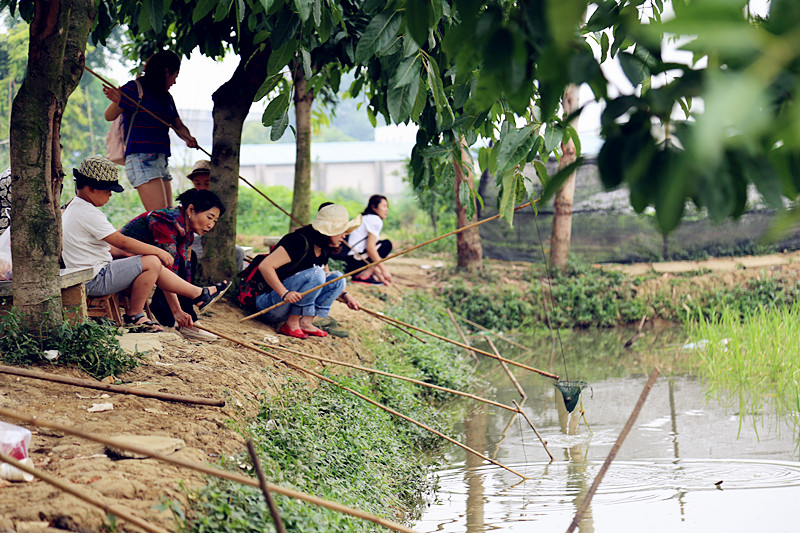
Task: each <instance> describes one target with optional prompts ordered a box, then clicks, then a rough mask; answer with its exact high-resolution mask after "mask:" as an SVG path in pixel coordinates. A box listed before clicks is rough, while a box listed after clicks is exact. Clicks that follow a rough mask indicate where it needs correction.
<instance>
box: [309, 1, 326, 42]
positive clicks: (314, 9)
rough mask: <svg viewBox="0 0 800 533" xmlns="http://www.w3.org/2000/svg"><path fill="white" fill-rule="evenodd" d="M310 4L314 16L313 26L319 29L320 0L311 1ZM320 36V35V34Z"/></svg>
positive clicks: (320, 21)
mask: <svg viewBox="0 0 800 533" xmlns="http://www.w3.org/2000/svg"><path fill="white" fill-rule="evenodd" d="M311 1H312V2H313V3H312V14H313V15H314V26H316V27H317V28H319V27H320V26H322V0H311ZM320 35H321V34H320ZM322 40H323V41H327V40H328V39H325V38H324V39H322Z"/></svg>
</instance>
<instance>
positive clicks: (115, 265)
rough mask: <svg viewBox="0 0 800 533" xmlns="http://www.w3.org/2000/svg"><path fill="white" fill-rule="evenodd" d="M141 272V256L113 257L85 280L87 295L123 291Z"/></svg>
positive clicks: (103, 294)
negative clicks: (93, 275)
mask: <svg viewBox="0 0 800 533" xmlns="http://www.w3.org/2000/svg"><path fill="white" fill-rule="evenodd" d="M141 273H142V256H141V255H134V256H133V257H125V258H123V259H114V260H113V261H111V262H110V263H109V264H107V265H106V266H104V267H103V268H102V270H100V272H98V273H97V275H96V276H95V277H93V278H92V279H91V280H89V281H87V282H86V294H87V295H88V296H106V295H108V294H116V293H118V292H119V291H124V290H125V289H127V288H128V287H130V286H131V285H133V280H135V279H136V278H138V277H139V275H140V274H141Z"/></svg>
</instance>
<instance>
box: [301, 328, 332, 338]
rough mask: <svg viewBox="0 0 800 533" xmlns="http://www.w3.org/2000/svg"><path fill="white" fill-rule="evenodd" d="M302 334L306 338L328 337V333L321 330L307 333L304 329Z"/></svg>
mask: <svg viewBox="0 0 800 533" xmlns="http://www.w3.org/2000/svg"><path fill="white" fill-rule="evenodd" d="M303 333H305V334H306V337H327V336H328V332H327V331H324V330H321V329H315V330H314V331H309V330H307V329H304V330H303Z"/></svg>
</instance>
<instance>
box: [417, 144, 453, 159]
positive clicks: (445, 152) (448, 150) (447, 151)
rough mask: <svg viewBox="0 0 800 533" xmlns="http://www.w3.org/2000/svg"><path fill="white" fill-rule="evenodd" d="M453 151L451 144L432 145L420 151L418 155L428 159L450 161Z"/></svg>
mask: <svg viewBox="0 0 800 533" xmlns="http://www.w3.org/2000/svg"><path fill="white" fill-rule="evenodd" d="M453 149H454V147H453V145H452V144H432V145H430V146H426V147H425V148H423V149H422V150H420V151H419V153H420V155H421V156H422V157H424V158H428V159H430V158H434V159H440V158H443V157H444V158H447V159H450V158H451V157H452V156H453Z"/></svg>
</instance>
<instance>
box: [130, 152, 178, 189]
mask: <svg viewBox="0 0 800 533" xmlns="http://www.w3.org/2000/svg"><path fill="white" fill-rule="evenodd" d="M167 159H168V156H167V154H147V153H141V154H128V155H126V156H125V175H127V176H128V181H129V182H131V185H132V186H133V188H136V187H138V186H140V185H144V184H145V183H147V182H148V181H151V180H154V179H159V178H160V179H162V180H164V181H170V180H172V176H170V175H169V169H168V168H167Z"/></svg>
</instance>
